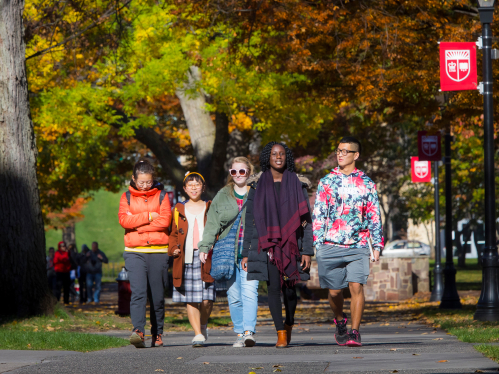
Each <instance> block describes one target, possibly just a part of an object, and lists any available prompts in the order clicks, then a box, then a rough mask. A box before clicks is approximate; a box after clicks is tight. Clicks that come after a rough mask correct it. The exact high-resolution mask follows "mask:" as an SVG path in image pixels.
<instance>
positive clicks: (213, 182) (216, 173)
mask: <svg viewBox="0 0 499 374" xmlns="http://www.w3.org/2000/svg"><path fill="white" fill-rule="evenodd" d="M215 124H216V136H215V144H214V146H213V153H212V156H211V157H210V159H211V162H210V166H209V170H208V174H207V175H206V177H207V178H206V182H207V185H208V188H207V191H206V194H207V195H208V197H209V198H213V197H214V196H215V195H216V193H217V192H218V190H219V189H220V188H222V186H223V185H224V184H225V177H226V175H227V174H226V168H225V162H226V160H227V143H228V142H229V138H230V135H229V117H227V114H225V113H222V112H219V113H217V114H216V121H215Z"/></svg>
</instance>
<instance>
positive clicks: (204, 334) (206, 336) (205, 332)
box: [201, 328, 209, 341]
mask: <svg viewBox="0 0 499 374" xmlns="http://www.w3.org/2000/svg"><path fill="white" fill-rule="evenodd" d="M201 334H203V336H204V340H205V341H206V340H208V336H209V334H208V328H206V330H203V329H201Z"/></svg>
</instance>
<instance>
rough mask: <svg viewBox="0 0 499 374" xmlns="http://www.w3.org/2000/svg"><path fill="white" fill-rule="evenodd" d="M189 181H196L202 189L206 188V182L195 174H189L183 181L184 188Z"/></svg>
mask: <svg viewBox="0 0 499 374" xmlns="http://www.w3.org/2000/svg"><path fill="white" fill-rule="evenodd" d="M191 181H196V182H199V183H201V184H202V185H203V189H204V188H205V187H206V182H205V181H204V179H203V178H201V176H200V175H199V174H196V173H191V174H189V175H188V176H187V177H186V178H185V179H184V187H185V186H187V183H189V182H191Z"/></svg>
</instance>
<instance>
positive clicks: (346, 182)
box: [313, 137, 384, 347]
mask: <svg viewBox="0 0 499 374" xmlns="http://www.w3.org/2000/svg"><path fill="white" fill-rule="evenodd" d="M361 151H362V149H361V145H360V142H359V141H358V140H357V139H355V138H354V137H345V138H343V139H341V140H340V144H339V146H338V148H337V149H336V155H337V157H338V167H337V168H335V169H334V170H333V171H331V173H329V174H328V175H326V176H325V177H324V178H322V179H321V180H320V182H319V186H318V188H317V196H316V199H315V206H314V212H313V230H314V244H315V246H316V250H317V255H316V256H317V266H318V270H319V281H320V285H321V287H322V288H328V289H329V304H330V305H331V309H332V310H333V313H334V316H335V318H334V322H335V324H336V334H335V338H336V342H337V343H338V345H347V346H350V347H356V346H361V345H362V343H361V338H360V333H359V328H360V321H361V319H362V313H363V312H364V300H365V299H364V287H363V286H364V284H366V283H367V278H368V276H369V256H370V250H369V240H371V241H372V245H373V247H374V251H373V252H374V253H373V256H374V261H378V260H379V254H380V250H381V249H382V248H383V246H384V241H383V234H382V233H383V231H382V227H381V214H380V210H379V201H378V193H377V192H376V185H375V184H374V182H373V181H372V180H371V179H370V178H369V177H368V176H367V175H366V174H364V172H362V171H360V170H358V169H357V168H356V167H355V161H356V160H357V159H358V158H359V157H360V155H361ZM346 287H349V289H350V293H351V295H352V299H351V304H350V309H351V313H352V316H351V318H352V329H351V331H350V333H348V330H347V315H346V314H345V313H344V312H343V293H342V289H343V288H346Z"/></svg>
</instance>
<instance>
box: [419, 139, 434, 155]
mask: <svg viewBox="0 0 499 374" xmlns="http://www.w3.org/2000/svg"><path fill="white" fill-rule="evenodd" d="M421 142H422V143H423V144H422V145H423V153H424V154H425V155H427V156H428V157H430V156H433V155H434V154H435V153H437V150H438V136H436V135H423V136H422V137H421Z"/></svg>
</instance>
